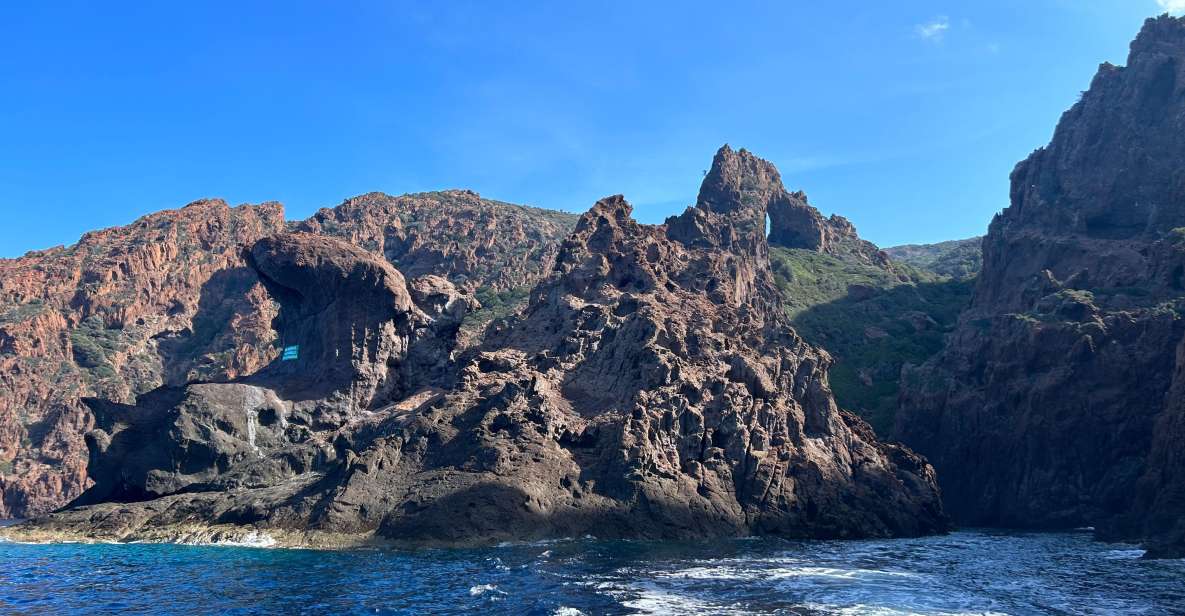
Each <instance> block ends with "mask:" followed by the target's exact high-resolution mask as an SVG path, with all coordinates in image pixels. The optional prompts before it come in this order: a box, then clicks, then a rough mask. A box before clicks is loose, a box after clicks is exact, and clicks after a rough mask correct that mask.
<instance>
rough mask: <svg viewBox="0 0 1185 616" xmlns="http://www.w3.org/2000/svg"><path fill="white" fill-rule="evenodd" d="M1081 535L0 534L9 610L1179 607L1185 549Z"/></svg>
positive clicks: (1025, 610)
mask: <svg viewBox="0 0 1185 616" xmlns="http://www.w3.org/2000/svg"><path fill="white" fill-rule="evenodd" d="M1140 555H1141V552H1140V550H1138V549H1135V548H1134V547H1133V546H1129V545H1122V544H1106V543H1098V542H1094V541H1092V540H1091V538H1090V535H1089V534H1087V533H1064V534H1014V533H1002V532H970V531H968V532H956V533H953V534H951V535H947V536H941V537H927V538H921V539H899V540H888V541H848V542H843V541H811V542H793V541H783V540H776V539H740V540H727V541H713V542H700V543H669V542H642V541H635V542H629V541H615V542H608V541H597V540H595V539H585V540H569V541H556V542H549V543H536V544H518V545H507V546H500V547H496V548H488V549H479V550H418V551H391V550H353V551H313V550H289V549H258V548H246V547H225V546H217V547H213V546H210V547H198V546H177V545H156V544H151V545H150V544H131V545H83V544H57V545H27V544H16V543H4V544H0V613H4V614H38V615H40V614H94V613H100V614H207V613H221V614H463V613H473V614H513V615H515V616H530V615H535V614H539V615H546V616H551V615H563V616H576V615H577V614H588V615H592V614H804V615H805V614H1175V613H1185V561H1148V560H1141V559H1140V558H1139V556H1140Z"/></svg>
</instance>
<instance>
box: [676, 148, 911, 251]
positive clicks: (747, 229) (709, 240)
mask: <svg viewBox="0 0 1185 616" xmlns="http://www.w3.org/2000/svg"><path fill="white" fill-rule="evenodd" d="M712 215H714V217H713V216H712ZM767 216H768V221H769V236H768V244H774V245H777V246H783V247H786V248H801V249H805V250H814V251H816V252H821V253H826V254H831V255H835V256H840V255H846V256H853V257H855V258H857V259H859V260H862V261H866V262H868V263H870V264H873V265H877V266H880V267H883V268H886V269H891V268H892V266H891V265H890V263H889V259H888V256H887V255H885V254H884V253H883V252H881V250H880V249H879V248H877V247H876V246H875V245H873V244H872V243H871V242H867V241H864V240H862V239H860V237H859V236H858V235H857V234H856V228H855V227H854V226H853V225H852V223H851V222H850V221H848V219H846V218H844V217H842V216H838V215H832V216H831V217H830V218H827V217H824V216H823V214H821V213H820V212H819V210H817V209H816V208H815V207H814V206H812V205H811V204H810V203H809V202H808V200H807V196H806V193H804V192H802V191H796V192H790V191H788V190H786V188H785V186H783V184H782V176H781V175H780V174H779V173H778V170H777V168H776V167H775V166H774V165H773V164H772V163H770V162H768V161H766V160H762V159H761V158H758V157H756V156H754V155H753V154H752V153H750V152H749V151H748V150H745V149H743V148H742V149H740V150H733V149H732V148H731V147H729V146H728V145H727V144H725V145H724V146H723V147H721V148H720V150H719V151H717V152H716V156H715V158H714V159H713V160H712V168H711V170H709V171H708V174H707V176H705V177H704V181H703V184H702V185H701V186H700V192H699V197H698V199H697V200H696V206H695V208H692V209H689V210H688V211H687V212H684V213H683V215H681V216H679V217H677V218H671V219H668V221H667V224H668V226H669V227H670V228H671V231H672V232H671V237H672V239H680V240H681V241H684V243H691V244H695V243H697V242H698V243H699V244H701V245H714V246H728V245H736V246H739V247H751V250H752V251H754V252H756V253H757V254H759V255H765V254H766V253H767V252H768V247H767V241H766V240H767V238H766V236H765V226H766V220H767Z"/></svg>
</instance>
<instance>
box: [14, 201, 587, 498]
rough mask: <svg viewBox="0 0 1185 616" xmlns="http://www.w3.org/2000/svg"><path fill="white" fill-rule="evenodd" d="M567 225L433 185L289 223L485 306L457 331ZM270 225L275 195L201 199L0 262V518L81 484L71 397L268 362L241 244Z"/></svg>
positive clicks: (259, 306) (258, 302) (267, 340)
mask: <svg viewBox="0 0 1185 616" xmlns="http://www.w3.org/2000/svg"><path fill="white" fill-rule="evenodd" d="M575 219H576V217H575V216H573V215H569V214H563V213H560V212H549V211H547V210H538V209H535V208H527V207H524V206H518V205H513V204H508V203H500V202H496V201H489V200H485V199H481V198H480V197H478V196H477V195H476V194H475V193H472V192H469V191H445V192H439V193H423V194H417V195H407V196H403V197H390V196H387V195H383V194H380V193H372V194H368V195H364V196H361V197H357V198H354V199H350V200H348V201H346V202H345V203H343V204H342V205H340V206H338V207H337V208H334V209H326V210H322V211H320V212H318V213H317V214H316V215H314V216H313V217H312V218H310V219H309V220H307V221H304V222H300V223H294V224H292V225H291V226H292V227H295V228H297V229H302V230H305V231H308V232H311V233H317V234H321V235H326V236H332V237H341V238H343V239H348V240H350V241H351V242H353V243H354V244H355V245H356V246H359V247H362V248H365V249H368V250H370V251H371V252H375V253H379V254H381V255H383V256H384V257H386V259H387V260H388V261H390V262H392V263H396V264H398V265H399V266H400V267H401V268H402V269H403V271H408V272H411V273H412V275H413V276H415V277H416V281H417V282H416V284H418V285H421V286H422V289H420V290H418V291H417V290H415V289H413V293H425V294H428V295H433V297H434V298H435V299H431V300H427V301H430V302H434V303H433V305H434V306H435V307H436V308H437V309H439V310H444V311H451V314H453V316H454V317H455V315H456V311H457V309H458V308H459V307H462V306H463V307H464V310H463V311H462V312H464V313H465V314H473V312H472V311H470V310H469V307H470V302H472V301H473V298H472V297H471V296H470V295H471V294H466V293H461V292H460V291H458V290H457V289H455V288H454V286H460V287H463V288H464V289H465V290H467V291H470V292H472V291H476V293H477V295H478V296H480V297H481V298H482V300H483V301H484V303H485V304H486V305H487V306H488V307H487V309H486V310H484V311H480V312H478V313H477V315H478V316H479V317H480V318H477V319H473V318H472V317H471V319H470V320H471V321H473V323H472V324H470V325H469V329H470V330H474V331H480V327H479V326H480V324H481V323H483V322H486V321H488V320H490V319H491V318H493V317H495V316H500V315H501V314H504V313H506V312H509V311H510V310H512V309H513V308H514V307H516V306H517V305H518V304H519V302H520V298H521V297H523V296H525V294H526V289H529V288H530V286H531V285H533V284H534V283H536V282H537V281H538V280H539V279H541V278H542V277H543V276H544V275H545V274H546V273H547V269H548V268H549V267H550V265H551V264H552V263H553V262H554V259H555V253H556V252H557V251H558V247H559V243H560V242H561V241H562V239H563V237H564V236H565V235H566V234H567V233H568V231H569V230H570V229H571V227H572V225H574V224H575ZM286 225H287V223H285V221H284V214H283V209H282V208H281V206H280V205H279V204H274V203H273V204H264V205H260V206H241V207H237V208H231V207H229V206H228V205H226V204H225V203H224V202H222V201H218V200H207V201H199V202H195V203H193V204H190V205H188V206H186V207H184V208H181V209H178V210H168V211H163V212H158V213H156V214H152V215H150V216H146V217H144V218H141V219H140V220H138V221H136V222H135V223H133V224H131V225H128V226H126V227H118V228H114V229H108V230H104V231H97V232H93V233H89V234H87V235H86V236H84V237H83V238H82V240H81V241H79V243H78V244H76V245H74V246H71V247H69V248H56V249H52V250H48V251H41V252H34V253H30V254H28V255H26V256H24V257H22V258H19V259H9V260H0V518H6V517H25V516H29V515H34V514H37V513H41V512H45V511H49V510H51V509H54V508H56V507H59V506H61V505H63V504H64V503H66V502H67V501H68V500H70V499H71V498H73V497H75V496H77V495H78V494H79V493H80V492H81V491H82V490H83V489H84V488H85V487H86V472H85V461H86V455H85V447H84V445H83V439H82V435H83V434H84V433H85V432H86V431H87V430H89V429H90V426H91V423H92V418H91V414H90V412H89V411H88V410H87V409H86V408H85V407H84V406H83V405H82V403H81V402H80V400H81V398H83V397H87V396H94V397H100V398H104V399H108V400H112V401H117V402H122V403H131V402H133V401H135V399H136V396H137V395H139V394H143V393H145V392H147V391H149V390H151V389H153V388H155V387H157V386H160V385H162V384H166V385H172V386H178V387H180V386H183V385H185V384H186V383H190V382H194V381H220V380H227V379H230V378H237V377H242V376H246V375H249V374H252V373H254V372H256V371H258V370H259V369H261V368H262V367H263V366H265V365H267V364H268V363H269V362H270V361H271V360H272V359H273V358H274V357H275V356H276V354H277V352H278V351H277V345H278V344H279V343H280V342H281V341H279V340H277V339H276V332H275V330H274V328H273V320H274V319H275V318H276V317H277V316H278V312H277V310H278V304H277V303H276V302H275V301H274V300H273V299H272V297H273V295H272V294H269V293H268V291H267V290H265V288H264V285H263V284H261V281H260V278H259V276H258V274H257V272H256V271H255V270H254V269H253V268H251V267H248V266H247V263H246V258H245V256H244V250H245V249H246V248H249V247H250V246H251V245H252V244H253V243H254V242H255V241H256V240H258V239H260V238H262V237H265V236H270V235H273V234H276V233H279V232H281V231H283V230H284V229H285V226H286ZM429 274H432V275H435V277H436V278H435V282H432V280H434V278H433V277H432V276H428V275H429ZM442 278H443V279H444V280H441V279H442ZM450 281H452V282H455V283H456V285H453V284H451V283H450ZM441 283H443V285H442V284H441ZM423 285H426V286H423ZM446 287H447V289H449V290H445V289H446ZM275 291H276V290H275V289H273V292H275ZM442 293H443V295H442ZM462 296H463V297H464V299H463V300H462V301H458V298H461V297H462ZM483 315H484V316H483ZM450 318H451V317H450ZM446 320H447V319H446ZM454 324H455V325H456V326H458V327H460V326H461V323H460V322H459V319H457V322H456V323H454ZM470 337H471V338H475V337H476V335H475V334H470Z"/></svg>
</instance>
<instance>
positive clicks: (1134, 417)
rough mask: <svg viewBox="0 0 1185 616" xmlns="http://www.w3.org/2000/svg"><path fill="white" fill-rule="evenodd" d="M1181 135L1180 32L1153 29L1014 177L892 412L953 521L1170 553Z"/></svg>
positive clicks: (1100, 77) (1164, 21)
mask: <svg viewBox="0 0 1185 616" xmlns="http://www.w3.org/2000/svg"><path fill="white" fill-rule="evenodd" d="M1182 135H1185V22H1183V21H1182V20H1180V19H1175V18H1171V17H1167V16H1165V17H1161V18H1157V19H1152V20H1149V21H1148V22H1147V23H1146V24H1145V26H1144V29H1143V31H1142V32H1141V33H1140V35H1139V37H1138V38H1137V39H1136V40H1135V41H1134V42H1133V43H1132V46H1131V54H1130V56H1129V58H1128V65H1127V66H1126V67H1117V66H1112V65H1110V64H1104V65H1102V66H1101V67H1100V69H1099V72H1098V74H1097V75H1096V76H1095V78H1094V81H1093V82H1092V84H1091V86H1090V89H1089V90H1088V91H1087V92H1085V93H1084V94H1083V96H1082V99H1081V100H1080V101H1079V102H1078V103H1077V104H1075V105H1074V106H1073V107H1072V108H1071V109H1070V110H1069V111H1067V112H1066V113H1065V114H1064V115H1063V116H1062V119H1061V121H1060V123H1059V124H1058V127H1057V130H1056V132H1055V133H1054V136H1053V140H1052V141H1051V142H1050V144H1049V145H1048V146H1047V147H1045V148H1042V149H1040V150H1037V151H1036V152H1034V153H1033V154H1032V155H1031V156H1030V157H1029V158H1028V159H1027V160H1025V161H1024V162H1022V163H1020V164H1019V165H1018V166H1017V167H1016V170H1015V171H1014V172H1013V174H1012V193H1011V194H1012V203H1011V205H1010V206H1009V207H1008V208H1007V209H1006V210H1004V211H1003V212H1002V213H1001V214H1000V215H998V216H997V217H996V218H995V219H994V220H993V221H992V224H991V227H990V229H989V232H988V235H987V237H986V238H985V239H984V242H983V269H982V271H981V273H980V275H979V279H978V282H977V285H976V289H975V295H974V299H973V301H972V304H971V306H970V308H968V310H967V311H966V312H965V313H964V315H963V316H962V317H961V319H960V325H959V327H958V329H957V330H956V332H955V333H954V334H953V335H952V336H951V337H950V339H949V340H948V342H947V347H946V349H945V351H944V352H943V353H942V354H940V355H939V356H938V357H936V358H935V359H934V360H932V361H930V362H928V363H927V364H925V365H924V366H922V367H920V368H918V369H917V370H914V371H912V372H910V373H908V374H907V375H906V377H907V379H906V383H905V385H904V389H905V393H904V395H903V397H902V407H901V415H900V419H901V421H900V423H899V432H898V433H899V435H900V436H901V437H902V438H903V439H905V440H906V442H907V443H909V444H911V445H912V446H914V447H916V448H917V449H919V450H920V451H922V452H923V453H925V454H926V455H927V456H929V457H930V458H931V460H933V461H934V463H935V466H936V467H937V468H938V469H939V470H940V472H941V473H942V478H943V488H944V494H945V496H946V502H947V505H948V508H949V509H950V510H951V512H952V513H953V515H954V516H955V517H956V518H957V519H958V520H960V521H962V522H964V523H967V524H993V525H1006V526H1024V527H1070V526H1096V527H1098V528H1099V529H1100V531H1101V533H1102V534H1104V535H1105V536H1110V537H1124V538H1144V539H1146V540H1147V541H1148V542H1149V544H1150V545H1166V544H1176V545H1178V546H1180V545H1181V544H1180V542H1181V537H1182V533H1181V527H1180V520H1181V519H1182V517H1183V516H1185V507H1182V499H1181V498H1180V497H1179V494H1180V492H1172V491H1169V490H1170V489H1169V487H1168V486H1171V485H1178V484H1177V483H1176V482H1177V481H1179V479H1178V478H1180V477H1181V476H1182V474H1181V471H1180V464H1181V458H1180V456H1179V455H1178V454H1177V453H1175V452H1177V451H1178V450H1179V441H1171V439H1173V438H1176V437H1179V436H1180V435H1181V431H1180V427H1179V426H1180V425H1181V424H1180V410H1179V408H1180V405H1179V401H1180V399H1181V395H1180V384H1179V383H1180V378H1181V377H1180V375H1181V370H1182V368H1181V365H1182V358H1183V357H1185V355H1183V354H1182V353H1181V351H1180V349H1181V348H1182V344H1183V340H1185V319H1182V317H1181V315H1182V309H1183V308H1185V303H1183V296H1185V282H1183V281H1185V275H1183V274H1182V272H1185V164H1183V163H1185V138H1183V137H1182ZM1158 425H1159V426H1161V427H1160V428H1157V426H1158ZM1150 452H1155V453H1153V454H1152V455H1151V456H1150ZM1141 486H1143V487H1141ZM1178 549H1180V548H1178Z"/></svg>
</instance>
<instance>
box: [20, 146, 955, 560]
mask: <svg viewBox="0 0 1185 616" xmlns="http://www.w3.org/2000/svg"><path fill="white" fill-rule="evenodd" d="M764 171H770V172H772V173H764ZM717 186H730V187H731V186H736V187H739V189H738V190H737V191H733V192H729V193H726V194H724V196H721V195H722V193H721V192H720V191H718V190H716V188H717ZM780 191H781V186H780V185H779V184H778V182H777V175H776V171H773V167H772V166H771V165H769V164H768V163H766V162H764V161H761V160H759V159H757V158H756V157H754V156H752V155H751V154H749V153H748V152H745V151H743V150H742V151H740V152H734V151H732V150H731V149H728V148H727V147H726V148H724V149H722V150H721V151H720V152H719V153H718V154H717V156H716V160H715V161H714V164H713V171H712V173H710V174H709V176H708V179H707V180H706V181H705V185H704V189H703V191H702V193H701V197H700V199H699V201H698V202H697V204H696V206H695V207H693V208H689V209H688V210H687V212H686V213H685V214H683V215H682V216H680V217H678V218H675V219H672V220H671V221H670V222H669V223H668V224H667V225H662V226H648V225H641V224H638V223H637V222H635V221H634V220H633V219H632V218H631V208H630V206H629V204H627V203H626V202H625V200H624V199H623V198H621V197H620V196H618V197H610V198H608V199H604V200H602V201H600V202H598V203H597V204H596V205H595V206H594V207H593V208H592V210H590V211H589V212H588V213H586V214H585V215H584V216H582V217H581V219H580V222H579V223H578V224H577V226H576V229H575V231H574V232H573V233H572V234H571V236H570V237H569V238H568V239H567V240H565V242H564V243H563V245H562V247H561V249H560V250H559V252H558V254H557V256H556V260H555V265H554V268H553V270H552V271H551V272H550V274H549V276H548V277H547V278H546V279H545V280H544V281H543V282H541V283H540V284H538V285H537V286H536V287H535V288H534V290H533V291H532V292H531V299H530V303H529V305H528V306H527V308H526V309H525V310H524V311H523V312H521V313H520V314H518V315H516V316H514V317H513V318H510V319H507V320H504V321H500V322H497V323H495V324H494V325H492V326H491V328H490V330H489V331H488V332H487V335H486V336H485V337H484V339H483V340H482V342H481V345H480V346H479V347H478V348H476V349H473V350H472V351H470V352H468V353H466V354H465V355H464V356H461V357H460V358H458V360H457V361H456V363H455V364H454V363H453V362H452V361H446V362H445V363H446V364H447V365H448V367H449V368H450V369H446V370H439V369H438V368H439V366H440V365H441V361H440V360H441V359H442V358H443V357H446V356H449V355H451V354H450V353H448V350H449V348H450V347H449V344H450V343H451V342H452V341H451V339H450V335H449V332H455V329H454V327H455V325H453V324H452V323H450V322H449V319H447V318H445V315H448V314H450V311H449V310H447V308H446V309H441V308H440V307H441V306H442V305H443V306H446V307H447V305H448V304H449V303H450V301H449V300H447V298H449V297H450V296H453V295H454V292H453V291H451V290H450V289H448V288H447V287H441V286H440V285H438V284H436V283H433V282H432V281H428V282H427V283H426V284H416V283H412V284H411V285H407V286H406V287H405V283H404V281H403V279H402V277H401V276H400V275H399V274H398V272H395V271H394V270H393V269H391V268H390V266H389V265H387V264H386V263H382V262H380V261H378V260H377V259H375V258H374V257H371V256H368V255H366V254H365V253H362V252H361V251H358V250H356V249H352V248H350V247H349V246H345V245H342V244H341V243H340V242H336V241H331V240H324V239H318V238H314V237H311V236H308V235H304V234H298V235H294V236H286V237H283V238H277V239H265V240H261V241H260V242H259V243H258V244H257V245H256V248H255V249H253V250H252V255H253V266H254V267H255V268H256V269H257V270H258V271H259V272H260V273H261V275H262V276H263V278H264V279H265V281H267V287H268V289H269V290H270V291H271V292H272V293H273V296H274V297H275V298H276V299H277V300H278V301H279V302H280V304H281V306H282V309H281V322H282V323H283V325H282V329H281V332H280V335H281V336H282V337H284V338H285V339H287V338H289V337H293V338H295V339H298V340H304V342H302V348H303V347H305V346H308V347H309V348H310V350H311V351H312V353H311V356H310V358H309V359H308V363H306V364H303V365H296V364H295V363H294V364H293V365H295V366H296V367H295V368H288V367H286V366H285V362H277V363H276V364H274V365H273V366H271V367H269V368H267V369H265V370H264V371H262V372H260V373H258V374H256V375H254V376H252V377H248V378H246V379H239V380H236V381H233V382H230V383H224V384H198V385H191V386H189V387H186V388H185V389H184V390H179V389H176V388H162V389H161V390H157V391H155V392H153V393H151V394H149V395H145V396H142V400H141V404H140V405H139V406H138V407H136V408H132V407H127V406H124V405H115V404H112V403H108V402H98V401H96V402H92V404H94V405H95V406H96V411H97V413H98V415H99V418H100V428H101V429H99V430H96V431H95V432H93V433H92V434H91V435H90V436H89V437H88V442H89V444H90V445H91V452H92V454H93V455H94V456H95V458H94V459H93V461H92V464H91V468H92V471H93V475H94V477H95V479H96V485H95V487H94V488H92V490H91V491H89V492H88V493H87V494H86V495H85V496H84V498H83V499H82V500H80V501H79V502H78V503H76V505H79V506H77V507H74V508H71V509H67V510H64V511H61V512H57V513H55V514H52V515H50V516H46V517H44V518H40V519H37V520H34V521H32V522H30V523H27V524H26V525H24V526H22V527H20V528H17V529H10V531H9V532H12V533H17V534H19V535H20V536H23V537H26V538H35V537H43V538H44V537H47V536H57V537H62V536H75V537H78V536H82V537H89V538H106V539H117V540H136V539H145V538H158V539H171V540H182V539H185V538H186V537H190V536H192V535H193V533H197V534H198V535H204V536H209V535H210V533H216V532H221V530H219V529H221V528H226V527H230V528H232V529H237V530H235V531H234V532H240V533H241V532H246V530H247V529H256V530H259V531H262V532H268V533H275V534H277V535H280V536H281V538H282V541H283V542H285V543H288V544H297V545H300V544H307V543H316V542H317V541H321V540H322V539H323V538H324V537H325V536H330V537H336V538H337V539H336V540H338V541H341V540H342V539H341V538H342V537H347V538H349V539H348V541H352V542H371V541H382V542H392V543H403V544H417V545H423V544H429V545H431V544H448V545H455V544H472V543H489V542H496V541H502V540H525V539H536V538H554V537H565V536H579V535H584V534H586V533H592V534H595V535H597V536H599V537H653V538H689V537H706V536H737V535H748V534H771V535H780V536H788V537H863V536H898V535H917V534H923V533H929V532H938V531H942V530H944V529H945V528H946V521H945V518H944V516H943V514H942V510H941V506H940V504H939V499H938V493H937V489H936V485H935V479H934V474H933V470H932V469H931V468H930V466H929V465H928V464H927V463H926V462H925V460H923V459H921V458H920V457H918V456H916V455H915V454H913V453H912V452H910V451H909V450H906V449H904V448H902V447H899V446H896V445H892V444H887V443H881V442H879V441H877V439H876V437H875V436H874V435H873V434H872V431H871V430H870V429H869V428H868V426H867V425H866V424H864V423H863V422H862V421H861V420H859V419H857V418H856V417H854V416H852V415H849V414H847V413H844V412H842V411H840V410H839V409H838V408H837V407H836V405H835V401H834V399H833V398H832V396H831V392H830V389H829V388H828V384H827V367H828V365H829V363H830V358H829V357H828V356H827V354H826V352H824V351H821V350H819V349H817V348H814V347H812V346H811V345H809V344H807V343H805V342H804V341H803V340H802V339H801V338H799V337H798V335H797V334H796V333H795V332H794V331H793V329H792V328H791V327H790V326H789V324H788V317H787V316H786V313H785V310H784V308H783V306H782V303H781V298H780V295H779V292H778V290H777V288H776V286H775V285H774V282H773V275H772V273H771V271H770V264H769V258H768V246H767V244H766V239H765V237H764V230H763V227H764V221H765V216H766V208H767V207H768V205H769V196H770V195H776V194H779V193H780ZM445 284H447V283H445ZM433 289H434V290H433ZM426 291H427V292H426ZM433 298H444V299H443V301H442V300H441V299H433ZM425 300H429V301H425ZM289 314H293V315H294V316H293V317H291V318H289V317H288V316H287V315H289ZM452 321H453V322H455V318H454V319H452ZM313 322H315V323H316V324H317V325H316V326H314V327H310V326H309V324H310V323H313ZM319 335H320V336H324V339H320V340H318V339H316V337H317V336H319ZM310 338H313V339H310ZM433 341H444V342H445V343H446V344H445V345H444V346H441V345H439V344H433ZM421 342H427V343H429V346H428V348H427V349H426V350H425V351H423V352H417V348H418V347H419V344H420V343H421ZM347 358H348V360H347ZM302 361H303V357H302ZM351 371H352V375H349V374H347V373H349V372H351ZM342 376H346V377H348V378H341V377H342ZM323 377H324V379H323ZM322 380H325V381H327V382H328V383H330V384H331V386H330V387H329V389H332V390H333V391H331V392H324V393H322V394H321V395H320V396H319V397H313V396H312V395H309V393H308V385H307V384H308V383H309V382H320V381H322ZM359 389H361V390H363V391H364V392H366V393H365V394H364V395H362V396H358V395H357V392H358V391H359ZM84 503H86V504H85V505H84ZM92 503H94V504H92ZM310 537H313V538H310ZM317 537H320V538H322V539H318V538H317Z"/></svg>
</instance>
